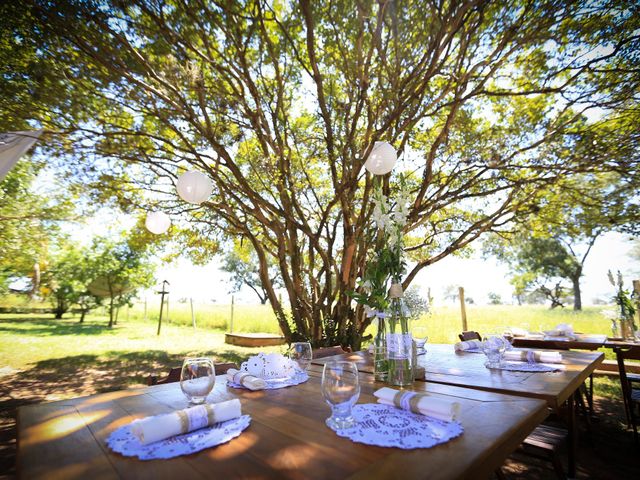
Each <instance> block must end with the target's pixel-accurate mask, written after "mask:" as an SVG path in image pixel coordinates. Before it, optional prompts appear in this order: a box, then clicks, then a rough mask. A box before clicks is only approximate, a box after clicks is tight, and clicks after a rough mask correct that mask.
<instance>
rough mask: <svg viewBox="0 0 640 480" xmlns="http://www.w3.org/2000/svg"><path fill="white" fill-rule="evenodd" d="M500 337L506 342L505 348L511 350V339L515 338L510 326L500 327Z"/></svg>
mask: <svg viewBox="0 0 640 480" xmlns="http://www.w3.org/2000/svg"><path fill="white" fill-rule="evenodd" d="M502 338H504V340H505V342H506V344H505V345H506V347H507V350H511V349H512V348H513V339H514V338H515V336H514V334H513V330H511V327H502Z"/></svg>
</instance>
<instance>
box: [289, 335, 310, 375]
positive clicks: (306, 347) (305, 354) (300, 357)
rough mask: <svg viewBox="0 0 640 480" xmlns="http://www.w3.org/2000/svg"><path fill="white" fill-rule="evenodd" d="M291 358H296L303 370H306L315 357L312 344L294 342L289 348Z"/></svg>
mask: <svg viewBox="0 0 640 480" xmlns="http://www.w3.org/2000/svg"><path fill="white" fill-rule="evenodd" d="M289 358H290V359H291V360H295V362H296V363H297V364H298V367H299V368H300V370H301V371H303V372H304V371H306V370H307V368H309V364H310V363H311V359H312V358H313V352H312V351H311V344H310V343H309V342H294V343H292V344H291V347H290V348H289Z"/></svg>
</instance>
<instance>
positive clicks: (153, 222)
mask: <svg viewBox="0 0 640 480" xmlns="http://www.w3.org/2000/svg"><path fill="white" fill-rule="evenodd" d="M144 225H145V227H147V230H149V231H150V232H151V233H155V234H156V235H160V234H161V233H164V232H166V231H167V230H169V227H170V226H171V219H170V218H169V215H167V214H166V213H164V212H149V213H147V219H146V220H145V221H144Z"/></svg>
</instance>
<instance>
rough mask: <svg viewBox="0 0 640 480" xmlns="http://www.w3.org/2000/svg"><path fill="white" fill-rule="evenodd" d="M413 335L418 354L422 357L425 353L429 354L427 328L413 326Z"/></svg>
mask: <svg viewBox="0 0 640 480" xmlns="http://www.w3.org/2000/svg"><path fill="white" fill-rule="evenodd" d="M411 334H412V335H413V340H414V341H415V342H416V353H417V354H418V355H422V354H423V353H427V349H426V348H425V345H426V344H427V340H428V339H429V337H427V327H425V326H423V325H418V326H413V327H412V328H411Z"/></svg>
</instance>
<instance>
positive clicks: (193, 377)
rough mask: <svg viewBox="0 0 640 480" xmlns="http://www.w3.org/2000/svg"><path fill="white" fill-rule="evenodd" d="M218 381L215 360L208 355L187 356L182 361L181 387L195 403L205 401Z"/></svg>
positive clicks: (190, 400)
mask: <svg viewBox="0 0 640 480" xmlns="http://www.w3.org/2000/svg"><path fill="white" fill-rule="evenodd" d="M215 383H216V373H215V368H214V366H213V362H212V361H211V359H210V358H206V357H187V358H185V359H184V362H183V363H182V371H181V372H180V388H181V389H182V393H184V394H185V396H186V397H187V398H188V399H189V402H191V403H194V404H196V405H197V404H200V403H204V401H205V400H206V398H207V395H209V392H211V390H212V389H213V385H214V384H215Z"/></svg>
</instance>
